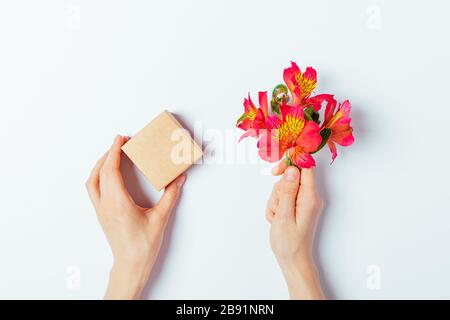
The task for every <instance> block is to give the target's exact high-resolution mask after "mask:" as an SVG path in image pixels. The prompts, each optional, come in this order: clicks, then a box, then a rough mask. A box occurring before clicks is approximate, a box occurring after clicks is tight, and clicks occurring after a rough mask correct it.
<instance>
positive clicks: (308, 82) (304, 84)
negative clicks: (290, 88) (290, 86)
mask: <svg viewBox="0 0 450 320" xmlns="http://www.w3.org/2000/svg"><path fill="white" fill-rule="evenodd" d="M295 78H296V80H297V83H298V85H299V86H300V88H301V90H302V97H306V96H308V95H309V94H310V93H311V92H313V90H314V89H315V88H316V85H317V82H316V81H314V80H313V79H310V78H306V77H305V76H304V75H303V73H299V74H297V75H296V77H295Z"/></svg>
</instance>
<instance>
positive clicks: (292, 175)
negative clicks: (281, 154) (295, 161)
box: [284, 167, 298, 181]
mask: <svg viewBox="0 0 450 320" xmlns="http://www.w3.org/2000/svg"><path fill="white" fill-rule="evenodd" d="M297 174H298V170H297V169H295V168H294V167H289V168H287V170H286V172H285V174H284V179H286V180H287V181H295V179H297Z"/></svg>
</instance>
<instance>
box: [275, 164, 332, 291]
mask: <svg viewBox="0 0 450 320" xmlns="http://www.w3.org/2000/svg"><path fill="white" fill-rule="evenodd" d="M272 172H273V174H275V175H279V174H282V173H283V172H284V174H283V176H282V178H281V179H280V181H278V182H277V183H276V184H275V186H274V188H273V191H272V195H271V197H270V199H269V201H268V203H267V210H266V218H267V220H268V221H269V222H270V223H271V228H270V241H271V245H272V250H273V252H274V254H275V256H276V258H277V260H278V263H279V265H280V267H281V269H282V271H283V274H284V277H285V279H286V282H287V284H288V288H289V293H290V296H291V298H292V299H323V298H324V295H323V292H322V289H321V287H320V280H319V276H318V272H317V269H316V266H315V263H314V259H313V254H312V247H313V242H314V234H315V229H316V225H317V221H318V218H319V215H320V213H321V211H322V208H323V201H322V200H321V198H320V197H319V195H318V193H317V189H316V180H315V176H314V171H313V170H312V169H302V170H301V173H300V171H299V170H298V169H297V168H296V167H288V168H286V166H285V165H284V164H281V165H280V166H278V167H276V168H274V170H273V171H272Z"/></svg>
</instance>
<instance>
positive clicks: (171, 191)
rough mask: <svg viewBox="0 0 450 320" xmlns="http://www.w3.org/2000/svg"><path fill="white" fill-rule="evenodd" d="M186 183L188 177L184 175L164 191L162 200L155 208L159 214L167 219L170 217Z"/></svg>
mask: <svg viewBox="0 0 450 320" xmlns="http://www.w3.org/2000/svg"><path fill="white" fill-rule="evenodd" d="M185 181H186V175H185V174H182V175H181V176H179V177H178V178H176V179H175V180H174V181H172V182H171V183H170V184H169V185H168V186H167V187H166V188H165V189H164V193H163V195H162V197H161V199H160V200H159V202H158V204H157V205H156V206H155V207H156V209H157V210H156V212H159V213H160V214H161V215H162V216H164V217H165V218H168V217H169V216H170V213H171V212H172V209H173V207H174V206H175V203H176V202H177V200H178V198H179V196H180V193H181V187H182V186H183V184H184V182H185Z"/></svg>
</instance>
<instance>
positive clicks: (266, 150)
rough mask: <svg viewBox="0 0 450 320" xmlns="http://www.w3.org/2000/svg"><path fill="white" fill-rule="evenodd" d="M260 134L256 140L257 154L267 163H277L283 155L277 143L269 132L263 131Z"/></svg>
mask: <svg viewBox="0 0 450 320" xmlns="http://www.w3.org/2000/svg"><path fill="white" fill-rule="evenodd" d="M261 132H262V134H261V137H260V138H259V140H258V144H257V146H258V149H259V150H258V154H259V156H260V157H261V158H262V159H263V160H265V161H268V162H277V161H279V160H280V159H281V158H282V157H283V154H284V150H282V148H281V145H280V144H279V141H278V140H277V139H275V138H274V136H273V135H272V131H271V130H267V129H263V130H261Z"/></svg>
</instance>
